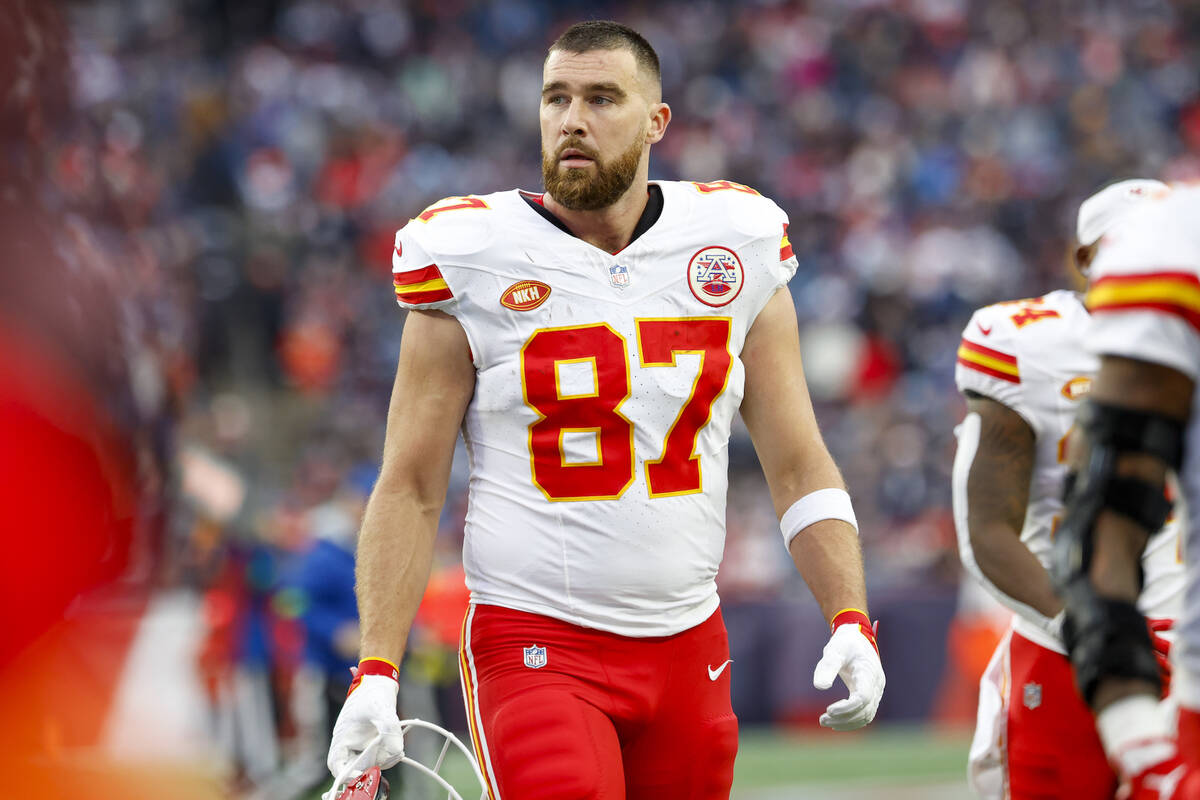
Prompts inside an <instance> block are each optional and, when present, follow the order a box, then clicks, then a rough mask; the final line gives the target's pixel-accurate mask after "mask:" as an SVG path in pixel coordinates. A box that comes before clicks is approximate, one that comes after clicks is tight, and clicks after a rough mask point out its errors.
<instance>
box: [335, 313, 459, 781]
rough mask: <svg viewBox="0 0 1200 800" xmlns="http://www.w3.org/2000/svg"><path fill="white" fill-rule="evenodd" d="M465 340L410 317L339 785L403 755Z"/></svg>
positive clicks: (359, 567) (342, 736) (362, 565)
mask: <svg viewBox="0 0 1200 800" xmlns="http://www.w3.org/2000/svg"><path fill="white" fill-rule="evenodd" d="M469 352H470V351H469V348H468V344H467V337H466V334H465V333H464V331H463V329H462V327H461V326H460V325H459V324H458V322H457V321H456V320H455V319H454V318H453V317H451V316H448V315H447V314H444V313H442V312H440V311H417V310H413V311H410V312H409V315H408V319H407V321H406V323H405V326H404V336H403V338H402V339H401V342H400V361H399V364H398V366H397V368H396V383H395V386H394V387H393V388H392V401H391V406H390V408H389V410H388V422H387V435H386V438H385V441H384V446H383V465H382V467H381V469H380V473H379V479H378V481H376V483H375V489H374V490H373V491H372V492H371V498H370V500H369V501H368V502H367V508H366V512H365V513H364V515H363V523H362V531H361V533H360V535H359V539H358V556H357V562H356V566H355V591H356V593H357V596H358V612H359V617H360V620H361V629H362V638H361V645H360V650H359V654H360V655H361V656H362V660H360V661H359V666H358V673H357V675H356V677H355V679H354V681H353V683H351V687H350V694H349V695H348V696H347V697H346V703H345V705H343V707H342V711H341V713H340V714H338V718H337V722H336V723H335V724H334V727H333V735H332V737H331V740H330V744H329V758H328V760H327V764H328V766H329V770H330V772H332V773H333V774H334V776H335V785H340V784H343V783H344V782H345V781H346V780H348V779H349V778H350V777H351V776H352V775H355V774H358V773H361V772H363V771H364V770H366V769H367V768H368V767H370V766H375V765H378V766H380V767H382V768H387V767H389V766H391V765H392V764H395V763H396V762H397V761H399V760H400V758H401V757H402V756H403V755H404V734H403V731H402V729H401V728H400V720H399V718H398V717H397V714H396V695H397V693H398V691H399V682H398V681H399V677H400V676H399V671H398V665H399V663H400V657H401V655H402V654H403V653H404V644H405V641H406V639H407V638H408V632H409V628H410V627H411V626H412V621H413V617H414V616H416V613H417V606H418V605H419V604H420V602H421V595H422V593H423V592H424V590H425V584H426V583H427V582H428V581H429V571H430V567H431V564H432V562H433V542H434V538H435V537H436V536H437V523H438V516H439V514H440V512H441V508H442V503H443V502H444V501H445V498H446V487H447V485H448V484H449V481H450V464H451V461H452V460H453V457H454V443H455V440H456V439H457V437H458V430H459V426H460V425H461V423H462V420H463V415H464V414H465V413H466V409H467V404H468V403H469V402H470V400H471V395H472V393H473V392H474V387H475V370H474V366H473V365H472V363H471V359H470V356H469Z"/></svg>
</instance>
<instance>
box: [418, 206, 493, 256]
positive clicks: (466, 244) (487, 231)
mask: <svg viewBox="0 0 1200 800" xmlns="http://www.w3.org/2000/svg"><path fill="white" fill-rule="evenodd" d="M494 200H495V195H483V196H477V195H465V196H461V197H445V198H443V199H441V200H438V201H437V202H436V203H434V204H433V205H431V206H429V207H428V208H426V209H425V210H424V211H422V212H421V213H420V214H417V216H415V217H413V219H412V220H411V221H410V222H409V223H408V225H407V226H405V231H407V232H408V233H409V235H410V236H411V237H412V238H413V239H414V240H416V241H419V242H420V243H421V246H422V247H423V248H424V249H425V250H426V251H427V252H429V253H430V254H431V255H432V256H433V257H434V259H435V260H436V259H437V258H439V257H441V256H463V255H469V254H471V253H477V252H479V251H480V250H482V249H484V248H485V247H487V246H488V244H490V243H491V241H492V238H493V237H494V235H495V231H496V227H497V223H496V213H497V212H496V210H495V209H493V207H492V203H493V202H494Z"/></svg>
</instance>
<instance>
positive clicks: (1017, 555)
mask: <svg viewBox="0 0 1200 800" xmlns="http://www.w3.org/2000/svg"><path fill="white" fill-rule="evenodd" d="M1166 190H1167V187H1166V186H1165V185H1164V184H1162V183H1159V182H1158V181H1151V180H1129V181H1123V182H1121V183H1117V184H1114V185H1112V186H1109V187H1108V188H1106V189H1104V190H1103V191H1101V192H1099V193H1097V194H1095V195H1093V196H1092V197H1090V198H1088V199H1087V200H1086V201H1085V202H1084V203H1083V204H1082V205H1081V206H1080V209H1079V215H1078V223H1077V238H1078V242H1079V247H1078V249H1077V250H1075V251H1074V257H1075V264H1076V266H1077V267H1078V268H1079V269H1080V271H1081V272H1083V273H1086V272H1087V270H1088V264H1089V262H1090V261H1091V260H1092V259H1093V258H1094V256H1095V254H1096V252H1097V251H1098V249H1099V248H1100V247H1101V245H1100V242H1101V240H1102V237H1103V236H1104V235H1105V233H1106V232H1107V231H1108V230H1109V229H1110V228H1111V227H1112V226H1113V225H1114V224H1115V223H1116V222H1117V221H1118V220H1119V219H1121V218H1122V217H1123V216H1124V215H1125V214H1127V213H1128V212H1129V211H1131V210H1132V209H1135V208H1137V207H1138V206H1139V205H1142V204H1144V203H1145V202H1146V201H1147V200H1148V199H1149V198H1151V197H1152V196H1156V195H1157V194H1158V193H1159V192H1162V191H1166ZM1088 323H1089V318H1088V311H1087V309H1086V308H1085V307H1084V305H1083V299H1082V297H1081V295H1080V294H1078V293H1076V292H1074V291H1068V290H1060V291H1054V292H1050V293H1049V294H1047V295H1044V296H1042V297H1035V298H1031V299H1027V300H1017V301H1013V302H1007V303H997V304H995V305H991V306H987V307H985V308H982V309H980V310H978V311H976V312H975V314H974V316H972V317H971V320H970V322H969V323H968V324H967V327H966V330H964V331H963V337H962V343H961V345H960V347H959V350H958V364H957V367H956V371H955V378H956V381H957V384H958V388H959V391H961V392H962V393H963V394H964V395H965V397H966V400H967V416H966V419H964V420H963V423H962V425H961V426H960V427H959V428H958V437H959V445H958V453H957V456H956V458H955V462H954V486H953V502H954V517H955V523H956V526H957V528H958V538H959V549H960V553H961V556H962V560H963V564H964V565H965V567H966V568H967V570H968V571H969V572H971V573H972V574H973V575H974V576H975V577H976V578H978V579H979V580H980V581H982V583H983V585H984V586H985V587H986V588H987V589H988V590H989V591H990V592H991V593H992V594H993V595H994V596H996V597H997V598H998V599H999V600H1000V602H1002V603H1003V604H1004V605H1006V606H1007V607H1008V608H1010V609H1011V610H1012V611H1013V612H1014V616H1013V620H1012V625H1011V628H1010V630H1009V631H1008V632H1007V633H1006V634H1005V636H1004V638H1003V639H1002V640H1001V642H1000V644H999V645H998V646H997V648H996V652H995V654H994V655H993V657H992V660H991V662H990V664H989V666H988V669H987V670H986V671H985V673H984V675H983V678H982V680H981V684H980V701H979V719H978V725H977V728H976V733H975V740H974V742H973V743H972V747H971V755H970V765H969V776H970V781H971V784H972V788H974V789H975V791H976V792H977V793H978V794H979V795H981V796H983V797H988V798H997V799H999V798H1006V797H1012V798H1024V797H1038V798H1050V797H1061V798H1066V797H1070V798H1073V800H1074V799H1077V800H1092V799H1093V798H1094V799H1095V800H1108V799H1109V798H1111V797H1112V796H1113V794H1114V792H1115V791H1116V788H1117V776H1116V774H1115V773H1114V772H1113V770H1112V769H1111V768H1110V767H1109V765H1108V761H1107V759H1106V757H1105V753H1104V749H1103V747H1102V746H1101V744H1100V740H1099V738H1098V736H1097V735H1096V731H1095V726H1094V723H1093V720H1092V716H1091V712H1090V710H1089V709H1088V707H1087V706H1086V704H1084V702H1083V700H1082V699H1081V698H1080V696H1079V694H1078V692H1077V691H1076V690H1075V684H1074V680H1073V678H1072V674H1071V665H1070V662H1069V660H1068V659H1067V656H1066V652H1067V651H1066V648H1065V647H1064V645H1063V640H1062V631H1061V627H1062V620H1063V612H1062V601H1061V600H1060V599H1059V597H1058V595H1057V594H1056V593H1055V591H1054V588H1053V586H1052V582H1051V579H1050V575H1049V573H1048V571H1047V568H1048V566H1049V562H1050V554H1051V546H1052V540H1053V538H1054V535H1055V528H1056V526H1057V525H1058V522H1059V518H1060V515H1061V514H1062V511H1063V504H1062V499H1061V498H1062V490H1063V480H1064V478H1065V477H1066V474H1067V464H1066V463H1065V462H1066V452H1067V441H1068V435H1069V432H1070V430H1071V428H1072V425H1073V424H1074V422H1075V412H1076V410H1077V408H1078V406H1079V403H1080V401H1081V400H1082V399H1083V398H1084V397H1086V396H1087V393H1088V390H1089V389H1090V387H1091V383H1092V376H1093V375H1094V373H1095V371H1096V369H1097V367H1098V366H1099V359H1098V358H1097V357H1096V356H1095V355H1094V354H1093V353H1091V352H1090V351H1089V350H1088V349H1087V348H1086V347H1085V342H1086V337H1087V328H1088ZM1178 553H1179V547H1178V525H1177V524H1175V523H1174V522H1172V523H1169V524H1167V525H1166V526H1164V527H1163V528H1162V530H1161V531H1159V532H1158V533H1156V534H1155V535H1154V536H1153V537H1151V538H1150V540H1149V542H1148V544H1147V547H1146V549H1145V552H1144V554H1143V556H1142V561H1141V566H1142V570H1143V573H1144V575H1145V581H1144V586H1143V587H1142V590H1141V592H1140V593H1139V594H1138V598H1137V601H1138V607H1139V608H1140V610H1141V611H1142V613H1144V614H1145V615H1146V616H1147V617H1149V618H1150V620H1151V625H1152V627H1153V628H1154V629H1155V631H1156V637H1157V639H1156V640H1157V642H1158V643H1159V647H1160V649H1161V650H1162V652H1163V653H1164V654H1165V651H1166V649H1167V645H1166V640H1165V638H1163V637H1165V636H1167V635H1169V634H1166V633H1162V634H1161V635H1160V634H1159V633H1158V632H1165V631H1166V630H1168V629H1169V628H1170V627H1171V625H1172V623H1173V621H1174V619H1175V617H1176V616H1177V614H1178V610H1179V607H1180V605H1181V602H1182V590H1183V565H1182V564H1181V563H1180V560H1179V558H1178ZM1164 664H1165V660H1164Z"/></svg>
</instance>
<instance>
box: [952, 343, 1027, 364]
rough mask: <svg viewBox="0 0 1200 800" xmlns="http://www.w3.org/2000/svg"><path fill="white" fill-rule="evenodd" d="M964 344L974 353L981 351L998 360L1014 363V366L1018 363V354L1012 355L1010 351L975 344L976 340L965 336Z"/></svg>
mask: <svg viewBox="0 0 1200 800" xmlns="http://www.w3.org/2000/svg"><path fill="white" fill-rule="evenodd" d="M962 346H963V347H964V348H965V349H967V350H970V351H972V352H974V353H979V354H980V355H984V356H988V357H990V358H994V359H996V360H997V361H1003V362H1005V363H1006V364H1012V365H1013V366H1014V367H1015V366H1016V365H1017V357H1016V356H1010V355H1009V354H1008V353H1001V352H1000V351H999V350H993V349H992V348H990V347H984V346H983V345H981V344H975V342H972V341H971V340H970V339H965V338H964V339H963V340H962Z"/></svg>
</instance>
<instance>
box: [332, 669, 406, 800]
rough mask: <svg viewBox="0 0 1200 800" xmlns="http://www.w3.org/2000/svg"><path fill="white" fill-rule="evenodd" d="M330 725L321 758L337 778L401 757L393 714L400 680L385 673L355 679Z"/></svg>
mask: <svg viewBox="0 0 1200 800" xmlns="http://www.w3.org/2000/svg"><path fill="white" fill-rule="evenodd" d="M356 680H358V681H359V683H358V686H356V687H355V688H354V689H352V690H351V692H350V694H349V696H347V697H346V702H345V704H344V705H343V706H342V712H341V713H340V714H338V718H337V722H336V723H335V724H334V726H333V738H332V740H331V741H330V743H329V758H328V760H327V761H326V762H325V763H326V764H327V765H328V767H329V771H330V772H331V773H333V776H334V778H335V779H337V780H338V781H339V782H340V781H344V780H345V779H346V778H347V777H350V776H355V775H358V774H360V773H363V772H366V771H367V770H368V769H370V768H371V767H374V766H378V767H379V768H380V769H387V768H388V767H390V766H393V765H394V764H396V763H397V762H398V761H399V760H400V759H401V758H403V757H404V732H403V730H402V729H401V728H400V718H399V717H398V716H397V715H396V695H397V694H398V693H399V691H400V684H399V683H397V682H396V680H395V679H393V678H391V677H388V676H387V675H363V676H361V677H360V678H358V679H356Z"/></svg>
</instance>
